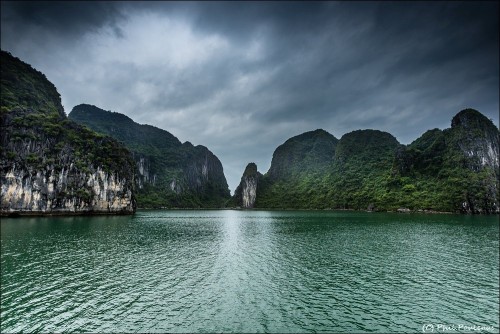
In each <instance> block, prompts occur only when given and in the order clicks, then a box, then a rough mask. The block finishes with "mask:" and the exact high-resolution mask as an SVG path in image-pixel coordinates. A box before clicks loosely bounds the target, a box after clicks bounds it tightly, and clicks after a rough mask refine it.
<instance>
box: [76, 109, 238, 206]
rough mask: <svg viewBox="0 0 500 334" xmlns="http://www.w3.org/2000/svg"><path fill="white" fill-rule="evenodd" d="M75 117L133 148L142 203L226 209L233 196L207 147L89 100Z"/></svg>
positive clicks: (221, 168)
mask: <svg viewBox="0 0 500 334" xmlns="http://www.w3.org/2000/svg"><path fill="white" fill-rule="evenodd" d="M69 118H70V119H72V120H74V121H75V122H78V123H80V124H82V125H85V126H87V127H89V128H91V129H92V130H94V131H96V132H98V133H101V134H104V135H109V136H111V137H113V138H116V139H117V140H119V141H120V142H122V143H124V145H125V146H126V147H127V148H128V149H129V150H130V151H132V154H133V157H134V160H135V164H136V169H135V170H136V175H137V177H136V185H137V202H138V205H139V206H140V207H182V208H198V207H223V206H224V205H225V203H226V202H227V200H228V199H229V198H230V192H229V188H228V186H227V181H226V178H225V176H224V170H223V167H222V164H221V162H220V161H219V159H218V158H217V157H216V156H215V155H214V154H213V153H212V152H210V150H208V149H207V148H206V147H204V146H201V145H198V146H193V145H192V144H191V143H190V142H185V143H181V142H180V141H179V140H178V139H177V138H176V137H175V136H173V135H172V134H171V133H169V132H168V131H165V130H162V129H159V128H156V127H154V126H150V125H141V124H137V123H135V122H134V121H133V120H132V119H130V118H129V117H127V116H125V115H123V114H120V113H116V112H111V111H106V110H102V109H100V108H98V107H95V106H92V105H88V104H81V105H78V106H76V107H74V108H73V110H72V111H71V113H70V114H69Z"/></svg>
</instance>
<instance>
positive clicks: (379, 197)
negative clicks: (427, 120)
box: [238, 109, 500, 213]
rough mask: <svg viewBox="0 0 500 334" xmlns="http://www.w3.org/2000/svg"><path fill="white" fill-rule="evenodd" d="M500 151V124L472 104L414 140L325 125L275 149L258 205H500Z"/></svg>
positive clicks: (493, 209) (472, 208)
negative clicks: (336, 131)
mask: <svg viewBox="0 0 500 334" xmlns="http://www.w3.org/2000/svg"><path fill="white" fill-rule="evenodd" d="M498 155H499V131H498V128H497V127H496V126H495V125H494V124H493V123H492V122H491V121H490V120H489V119H487V118H486V117H484V115H482V114H481V113H479V112H478V111H476V110H473V109H465V110H462V111H461V112H459V113H458V114H457V115H456V116H455V117H453V119H452V122H451V128H449V129H445V130H439V129H433V130H429V131H427V132H425V133H424V134H423V135H422V136H421V137H420V138H418V139H417V140H415V141H414V142H413V143H411V144H410V145H401V144H400V143H399V142H398V141H397V140H396V138H394V136H392V135H391V134H389V133H387V132H382V131H378V130H356V131H352V132H350V133H347V134H345V135H344V136H342V138H341V139H340V140H337V139H336V138H335V137H333V136H332V135H330V134H329V133H327V132H326V131H323V130H316V131H311V132H306V133H304V134H302V135H299V136H295V137H292V138H290V139H289V140H287V141H286V142H285V143H283V144H282V145H280V146H279V147H278V148H277V149H276V150H275V152H274V154H273V159H272V162H271V167H270V169H269V171H268V172H267V173H266V174H264V175H263V176H262V177H260V178H259V179H258V180H259V182H258V188H256V198H255V203H254V206H255V207H257V208H295V209H298V208H304V209H357V210H370V211H372V210H384V211H385V210H389V211H396V210H398V209H400V210H403V211H406V210H408V211H411V210H414V211H418V210H421V211H449V212H462V213H498V212H500V210H499V203H500V200H499V157H498ZM243 181H244V179H243V178H242V184H240V187H239V188H241V189H243V188H244V187H243V186H244V185H245V184H246V183H245V182H243ZM252 189H253V188H252ZM238 191H239V192H241V191H240V189H238ZM241 193H243V192H241ZM238 196H240V195H239V193H238ZM240 197H241V196H240ZM241 198H242V197H241ZM240 203H243V202H242V201H240Z"/></svg>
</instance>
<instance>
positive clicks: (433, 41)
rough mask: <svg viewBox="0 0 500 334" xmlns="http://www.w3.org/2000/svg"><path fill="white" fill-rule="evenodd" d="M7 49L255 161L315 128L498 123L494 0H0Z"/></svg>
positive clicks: (85, 98)
mask: <svg viewBox="0 0 500 334" xmlns="http://www.w3.org/2000/svg"><path fill="white" fill-rule="evenodd" d="M1 9H2V12H1V48H2V49H3V50H6V51H9V52H11V53H12V54H13V55H15V56H17V57H19V58H20V59H22V60H24V61H25V62H27V63H29V64H31V65H33V66H34V67H35V68H37V69H38V70H40V71H42V72H43V73H44V74H46V76H47V77H48V79H49V80H51V81H52V82H53V83H54V84H55V85H56V87H57V88H58V90H59V92H60V94H61V96H62V102H63V106H64V108H65V110H66V112H67V113H69V112H70V111H71V109H72V108H73V107H74V106H75V105H77V104H80V103H89V104H94V105H96V106H98V107H101V108H103V109H106V110H112V111H117V112H120V113H123V114H126V115H128V116H130V117H131V118H132V119H134V120H135V121H136V122H139V123H143V124H144V123H145V124H151V125H154V126H157V127H160V128H162V129H165V130H167V131H169V132H171V133H172V134H174V135H175V136H177V137H178V138H179V139H180V140H181V141H187V140H188V141H190V142H192V143H193V144H195V145H197V144H202V145H205V146H207V147H208V148H209V149H210V150H211V151H212V152H214V153H215V154H216V155H217V156H218V157H219V158H220V160H221V161H222V164H223V165H224V171H225V174H226V177H227V179H228V183H229V186H230V188H231V190H232V191H234V189H235V188H236V186H237V184H238V182H239V178H240V177H241V174H242V172H243V170H244V168H245V166H246V164H247V163H248V162H251V161H253V162H255V163H257V165H258V166H259V170H260V171H262V172H266V171H267V169H268V168H269V166H270V162H271V158H272V153H273V150H274V149H275V148H276V147H277V146H278V145H279V144H281V143H283V142H284V141H285V140H286V139H288V138H290V137H292V136H294V135H297V134H300V133H303V132H305V131H310V130H315V129H317V128H322V129H325V130H326V131H328V132H330V133H332V134H333V135H334V136H336V137H337V138H340V137H341V136H342V135H343V134H345V133H347V132H350V131H352V130H356V129H367V128H371V129H380V130H384V131H388V132H390V133H391V134H393V135H394V136H395V137H396V138H397V139H398V140H399V141H400V142H401V143H404V144H408V143H410V142H411V141H413V140H415V139H416V138H417V137H418V136H420V135H421V134H422V133H423V132H424V131H426V130H428V129H432V128H436V127H437V128H447V127H449V125H450V120H451V118H452V117H453V115H455V114H456V113H457V112H458V111H460V110H461V109H464V108H466V107H472V108H475V109H478V110H479V111H480V112H482V113H483V114H485V115H486V116H487V117H488V118H491V119H493V120H494V122H495V124H498V112H499V62H498V59H499V35H498V30H499V29H498V28H499V27H498V25H499V24H498V9H499V8H498V2H352V3H351V2H46V3H44V2H9V1H2V2H1Z"/></svg>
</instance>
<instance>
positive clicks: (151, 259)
mask: <svg viewBox="0 0 500 334" xmlns="http://www.w3.org/2000/svg"><path fill="white" fill-rule="evenodd" d="M498 247H499V220H498V216H459V215H424V214H421V215H416V214H411V215H410V214H382V213H356V212H314V211H312V212H311V211H309V212H302V211H286V212H281V211H231V210H223V211H139V212H138V213H137V214H136V215H134V216H120V217H69V218H63V217H51V218H50V217H49V218H18V219H2V222H1V328H0V330H1V332H2V333H4V332H20V331H23V332H301V333H303V332H372V331H373V332H398V333H399V332H410V333H415V332H422V329H426V330H428V331H429V330H430V329H432V328H434V332H438V330H439V328H438V326H439V325H447V326H456V327H455V329H456V330H453V329H452V328H449V329H448V332H460V331H462V332H474V333H477V332H498V330H499V321H498V314H499V249H498ZM464 325H467V326H486V329H484V328H483V329H482V330H481V331H476V330H473V329H470V328H469V329H468V330H463V327H460V330H459V326H464ZM423 326H427V327H425V328H424V327H423ZM429 326H434V327H429ZM488 326H490V327H488ZM441 329H442V331H441V332H444V328H443V327H441ZM476 329H477V327H476Z"/></svg>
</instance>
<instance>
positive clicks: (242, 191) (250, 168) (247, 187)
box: [234, 162, 262, 209]
mask: <svg viewBox="0 0 500 334" xmlns="http://www.w3.org/2000/svg"><path fill="white" fill-rule="evenodd" d="M261 178H262V174H260V173H259V172H258V171H257V165H256V164H255V163H253V162H251V163H249V164H248V165H247V167H246V168H245V172H244V173H243V176H242V177H241V181H240V184H239V185H238V187H237V188H236V190H235V192H234V199H235V202H236V205H237V206H240V207H242V208H245V209H251V208H253V207H254V205H255V200H256V199H257V187H258V184H259V180H260V179H261Z"/></svg>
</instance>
